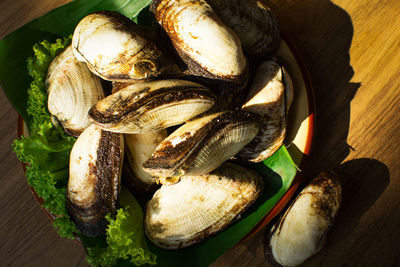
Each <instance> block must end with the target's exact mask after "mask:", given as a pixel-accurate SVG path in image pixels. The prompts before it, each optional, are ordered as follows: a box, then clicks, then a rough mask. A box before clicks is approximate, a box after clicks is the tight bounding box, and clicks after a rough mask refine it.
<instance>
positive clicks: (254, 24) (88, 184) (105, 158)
mask: <svg viewBox="0 0 400 267" xmlns="http://www.w3.org/2000/svg"><path fill="white" fill-rule="evenodd" d="M150 10H151V12H152V13H153V14H154V20H155V27H153V28H146V27H144V26H139V25H136V24H135V23H134V22H133V21H131V20H130V19H128V18H126V17H124V16H123V15H121V14H119V13H116V12H111V11H99V12H95V13H92V14H90V15H88V16H86V17H84V18H83V19H82V20H81V21H80V22H79V24H78V25H77V27H76V28H75V31H74V34H73V38H72V44H71V46H70V47H69V48H67V49H66V50H65V51H64V52H63V53H62V54H60V55H59V56H58V57H57V58H56V59H55V60H54V61H53V62H52V64H51V66H50V68H49V72H48V76H47V80H46V85H47V90H48V93H49V98H48V108H49V111H50V112H51V114H52V115H53V119H54V120H53V121H54V123H59V124H61V125H62V127H63V128H64V130H65V132H66V133H68V134H71V135H74V136H79V137H78V139H77V141H76V143H75V145H74V147H73V149H72V151H71V156H70V177H69V182H68V188H67V197H66V201H67V208H68V211H69V212H70V214H71V217H72V218H73V220H74V221H75V223H76V225H77V227H78V229H79V230H80V231H81V232H82V233H83V234H84V235H87V236H97V235H102V234H104V233H105V229H106V224H107V221H106V220H105V215H106V214H107V213H111V214H113V215H115V213H116V209H117V207H118V195H119V191H120V186H121V177H122V182H123V183H124V184H125V185H126V186H127V187H128V188H129V189H131V191H132V192H133V193H134V194H135V196H146V195H147V196H149V197H148V198H150V197H151V196H152V198H151V200H150V201H149V202H148V204H147V208H146V212H145V223H144V224H145V232H146V234H147V236H148V238H149V240H151V241H152V242H153V243H154V244H156V245H157V246H160V247H162V248H167V249H177V248H182V247H186V246H189V245H192V244H195V243H197V242H200V241H202V240H204V239H205V238H208V237H210V236H211V235H213V234H215V233H217V232H219V231H221V230H222V229H223V228H225V227H226V226H227V225H229V224H230V223H231V222H232V221H234V220H235V219H237V218H238V216H239V215H240V214H241V213H242V212H243V211H244V210H246V209H247V208H248V207H249V205H251V204H252V203H253V202H254V201H255V200H256V199H257V197H258V196H259V195H260V193H261V190H262V188H263V180H262V178H261V177H260V175H258V174H257V173H256V172H255V171H253V170H251V169H249V168H247V167H243V166H241V165H238V163H237V162H239V163H247V164H248V163H252V162H260V161H262V160H264V159H266V158H268V157H269V156H271V155H272V154H273V153H274V152H275V151H276V150H277V149H278V148H279V147H280V146H281V145H282V142H283V140H284V138H285V132H286V124H287V114H288V110H289V107H290V104H291V102H292V99H293V87H292V82H291V79H290V77H289V75H288V73H287V72H286V70H285V69H284V68H283V66H282V65H281V64H280V63H279V59H278V58H276V57H275V56H274V55H273V53H274V51H275V50H276V49H277V47H278V46H279V42H280V35H279V28H278V23H277V19H276V17H275V15H274V14H273V13H272V12H271V10H270V9H269V8H267V7H265V6H263V5H262V4H260V3H258V2H256V1H247V0H235V1H228V0H207V1H204V0H199V1H192V0H156V1H154V2H153V3H152V4H151V8H150ZM101 79H102V80H106V81H111V82H112V94H110V95H108V96H105V94H104V92H103V89H102V84H104V81H101ZM171 127H173V128H171ZM227 160H233V161H235V162H236V163H232V162H229V163H228V162H227V163H225V161H227ZM159 184H161V188H159V189H158V190H157V191H156V192H155V193H154V190H155V189H157V188H158V187H160V186H159ZM153 193H154V194H153Z"/></svg>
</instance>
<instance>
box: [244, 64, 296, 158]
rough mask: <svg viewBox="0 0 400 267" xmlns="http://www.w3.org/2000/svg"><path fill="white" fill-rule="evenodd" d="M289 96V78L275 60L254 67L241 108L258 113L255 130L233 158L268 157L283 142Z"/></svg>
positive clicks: (291, 96)
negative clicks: (260, 119) (259, 123)
mask: <svg viewBox="0 0 400 267" xmlns="http://www.w3.org/2000/svg"><path fill="white" fill-rule="evenodd" d="M292 100H293V84H292V80H291V78H290V76H289V74H288V73H287V71H286V70H285V68H284V67H283V66H282V65H280V64H279V63H278V62H277V61H276V60H269V61H265V62H263V63H261V65H260V66H259V67H258V69H257V72H256V75H255V78H254V81H253V83H252V85H251V88H250V92H249V94H248V96H247V98H246V101H245V103H244V105H243V106H242V109H243V110H247V111H251V112H254V113H257V114H260V115H261V116H262V126H261V128H260V131H259V133H258V134H257V136H256V137H255V138H254V140H253V141H251V142H250V143H249V144H248V145H247V146H245V147H244V148H243V149H242V150H241V151H240V152H239V153H238V154H237V155H236V158H237V159H239V160H241V161H251V162H260V161H263V160H264V159H266V158H268V157H270V156H271V155H272V154H274V153H275V151H276V150H278V149H279V147H280V146H281V145H282V144H283V141H284V139H285V136H286V125H287V113H288V110H289V108H290V105H291V103H292Z"/></svg>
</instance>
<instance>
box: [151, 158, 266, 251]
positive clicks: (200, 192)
mask: <svg viewBox="0 0 400 267" xmlns="http://www.w3.org/2000/svg"><path fill="white" fill-rule="evenodd" d="M262 185H263V180H262V178H261V177H260V176H259V175H258V174H257V173H256V172H255V171H253V170H250V169H247V168H244V167H241V166H239V165H235V164H233V163H224V164H223V165H222V166H221V167H219V168H218V169H216V170H215V171H213V172H212V173H210V174H206V175H199V176H184V178H183V179H182V181H181V182H179V183H177V184H174V185H167V186H166V185H163V186H162V187H161V188H160V189H159V190H158V191H157V192H156V193H155V194H154V196H153V198H152V199H151V200H150V201H149V203H148V204H147V208H146V213H145V232H146V235H147V237H148V238H149V239H150V241H151V242H153V243H154V244H155V245H157V246H159V247H162V248H165V249H179V248H183V247H187V246H190V245H192V244H195V243H198V242H201V241H203V240H204V239H206V238H208V237H210V236H212V235H214V234H216V233H217V232H219V231H221V230H222V229H224V228H225V227H226V226H228V225H229V224H230V223H231V222H232V221H234V220H235V218H237V216H238V215H239V214H241V213H242V212H243V211H244V210H245V209H246V208H247V207H248V206H249V205H250V204H252V203H253V202H254V201H255V200H256V199H257V197H258V196H259V195H260V193H261V190H262Z"/></svg>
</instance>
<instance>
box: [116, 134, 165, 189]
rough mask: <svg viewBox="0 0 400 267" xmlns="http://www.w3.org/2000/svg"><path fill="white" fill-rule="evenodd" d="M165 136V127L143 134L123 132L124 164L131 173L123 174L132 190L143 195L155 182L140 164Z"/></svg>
mask: <svg viewBox="0 0 400 267" xmlns="http://www.w3.org/2000/svg"><path fill="white" fill-rule="evenodd" d="M167 136H168V134H167V130H165V129H164V130H161V131H157V132H153V133H145V134H124V139H125V156H126V160H125V162H124V164H125V165H127V166H126V167H127V168H129V170H128V171H129V173H131V175H124V178H125V184H128V186H129V189H130V190H131V191H132V192H134V193H136V194H142V195H143V194H144V193H145V192H147V191H148V190H150V189H151V188H152V187H153V186H154V185H155V184H156V180H155V178H154V177H153V176H151V175H150V174H149V173H147V172H145V171H144V170H143V168H142V164H143V162H144V161H146V160H147V159H148V158H149V157H150V156H151V154H152V153H153V152H154V150H155V149H156V147H157V146H158V145H159V144H160V143H161V142H162V141H163V140H164V139H165V138H166V137H167ZM124 173H125V169H124ZM127 180H128V181H127Z"/></svg>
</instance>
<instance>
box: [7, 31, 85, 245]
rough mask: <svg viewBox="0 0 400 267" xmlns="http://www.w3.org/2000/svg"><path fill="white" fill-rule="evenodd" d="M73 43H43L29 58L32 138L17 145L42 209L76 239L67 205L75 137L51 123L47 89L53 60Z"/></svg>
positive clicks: (62, 41)
mask: <svg viewBox="0 0 400 267" xmlns="http://www.w3.org/2000/svg"><path fill="white" fill-rule="evenodd" d="M70 43H71V37H68V38H64V39H57V41H56V42H55V43H50V42H48V41H42V42H41V43H38V44H35V45H34V47H33V51H34V56H33V57H31V58H29V59H28V72H29V74H30V76H31V77H32V78H33V81H32V83H31V85H30V88H29V89H28V109H27V114H28V116H29V117H30V120H29V122H28V129H29V133H30V136H29V137H21V138H20V139H17V140H15V141H14V143H13V150H14V152H15V153H16V154H17V157H18V159H19V160H20V161H21V162H23V163H26V173H25V176H26V179H27V180H28V183H29V185H30V186H32V187H33V188H34V189H35V191H36V194H37V195H38V196H39V197H41V198H42V199H43V200H44V202H43V204H42V206H43V207H44V208H45V209H47V210H48V211H49V212H51V213H52V214H53V215H55V216H56V219H55V221H54V226H55V227H56V228H58V233H59V234H60V235H61V236H64V237H68V238H74V237H75V235H76V233H77V232H78V231H77V229H76V227H75V225H74V223H73V222H72V221H71V220H70V217H69V215H68V213H67V210H66V206H65V189H66V185H67V181H68V163H69V153H70V150H71V148H72V146H73V144H74V142H75V140H76V139H75V138H73V137H70V136H67V135H66V134H64V132H63V130H62V128H61V127H59V126H54V125H53V124H52V123H51V115H50V113H49V111H48V109H47V93H46V89H45V86H44V81H45V77H46V74H47V69H48V67H49V65H50V63H51V61H52V60H53V59H54V58H55V57H56V56H57V55H58V54H59V53H61V52H62V51H63V50H64V48H65V47H67V46H68V45H69V44H70Z"/></svg>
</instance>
